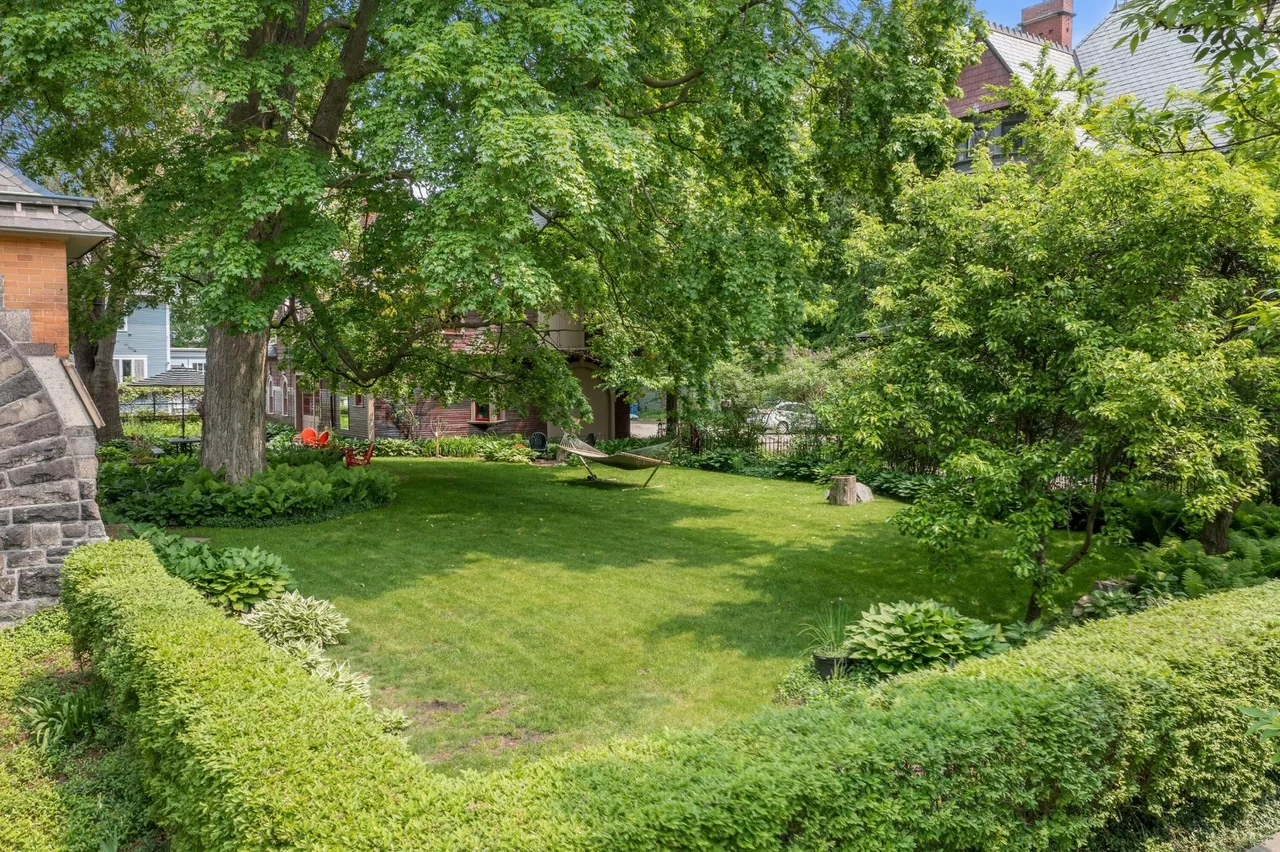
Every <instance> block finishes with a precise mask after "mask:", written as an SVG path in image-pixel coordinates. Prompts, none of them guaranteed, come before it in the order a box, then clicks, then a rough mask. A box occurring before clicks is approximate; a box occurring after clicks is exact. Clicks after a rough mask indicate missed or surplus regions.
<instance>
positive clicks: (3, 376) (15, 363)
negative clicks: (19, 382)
mask: <svg viewBox="0 0 1280 852" xmlns="http://www.w3.org/2000/svg"><path fill="white" fill-rule="evenodd" d="M26 368H27V365H26V362H24V361H23V360H22V359H21V358H20V357H18V353H17V352H15V351H13V350H12V349H9V350H7V351H6V352H5V353H4V354H3V355H0V382H6V381H8V380H9V379H12V378H13V377H14V376H16V375H18V374H19V373H21V372H22V371H23V370H25V369H26Z"/></svg>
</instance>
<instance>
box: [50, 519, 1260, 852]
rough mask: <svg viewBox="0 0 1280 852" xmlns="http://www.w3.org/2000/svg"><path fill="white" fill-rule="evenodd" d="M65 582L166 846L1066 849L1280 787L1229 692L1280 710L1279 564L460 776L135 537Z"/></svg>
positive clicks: (89, 551)
mask: <svg viewBox="0 0 1280 852" xmlns="http://www.w3.org/2000/svg"><path fill="white" fill-rule="evenodd" d="M64 588H65V593H64V595H65V600H66V604H67V606H68V607H69V609H70V612H71V625H72V630H73V633H74V635H75V637H76V641H77V643H78V644H79V645H80V646H81V647H83V648H86V649H88V650H89V651H90V652H91V654H92V656H93V659H94V661H95V662H96V663H97V665H98V670H99V671H100V672H102V673H103V675H104V677H106V678H107V679H108V680H109V681H110V682H111V683H112V686H113V687H114V689H113V692H112V694H113V696H116V699H115V701H116V704H115V709H116V712H117V713H119V714H120V715H122V716H123V717H125V718H126V720H127V722H128V724H127V725H126V729H127V730H128V731H129V732H130V735H131V736H133V737H134V738H135V739H136V741H137V743H138V748H139V749H140V750H141V751H142V752H143V753H144V754H143V756H144V757H145V758H146V759H145V761H144V765H145V766H146V767H147V777H146V787H147V790H148V792H149V793H150V794H151V797H152V800H153V801H154V802H155V803H156V813H157V815H158V817H159V819H160V820H161V821H162V823H163V827H164V828H165V830H166V833H167V834H168V836H169V838H170V841H171V842H172V844H173V845H174V847H175V848H209V849H215V848H221V849H237V850H266V849H278V848H312V849H318V848H330V849H370V850H372V849H392V848H394V849H404V850H427V849H480V848H482V849H494V850H501V849H517V848H518V849H527V850H543V851H544V852H545V850H562V849H563V850H587V849H609V850H621V852H628V850H649V849H725V848H728V849H757V850H781V849H784V848H787V849H835V848H849V849H875V850H901V852H906V851H907V850H918V849H929V850H951V852H961V850H974V849H982V850H1003V851H1004V852H1026V850H1050V849H1052V850H1058V849H1062V850H1065V849H1078V848H1089V847H1090V845H1091V842H1092V839H1093V838H1094V837H1095V835H1096V834H1097V833H1098V832H1099V830H1100V829H1103V828H1105V827H1106V826H1108V825H1109V824H1111V823H1113V822H1114V821H1115V820H1116V819H1117V817H1118V816H1119V815H1120V814H1124V815H1126V816H1127V817H1130V818H1133V819H1138V820H1141V819H1162V820H1165V821H1167V822H1169V823H1173V822H1176V821H1179V820H1188V819H1206V820H1213V819H1215V818H1219V817H1221V816H1223V815H1225V814H1227V813H1229V812H1231V811H1232V810H1233V809H1235V808H1239V807H1243V806H1245V805H1247V804H1248V803H1250V802H1253V801H1256V800H1258V799H1259V798H1260V797H1261V796H1262V795H1263V794H1264V793H1266V792H1267V791H1269V790H1270V789H1272V787H1273V784H1272V782H1271V780H1270V779H1269V778H1268V777H1267V775H1266V773H1265V772H1262V771H1260V767H1262V766H1264V765H1265V763H1266V760H1267V757H1268V754H1267V751H1266V749H1265V748H1264V747H1263V745H1262V743H1261V742H1260V740H1259V739H1258V737H1257V736H1255V735H1253V734H1250V733H1249V730H1248V728H1249V719H1248V718H1246V717H1245V716H1244V715H1243V714H1242V713H1241V712H1240V711H1239V710H1238V708H1239V707H1241V706H1252V707H1275V706H1280V677H1278V675H1280V621H1278V620H1277V619H1276V618H1275V615H1274V614H1275V612H1276V611H1277V610H1278V609H1280V583H1272V584H1267V585H1264V586H1260V587H1256V588H1251V589H1246V590H1240V591H1234V592H1229V593H1225V594H1221V595H1215V596H1212V597H1209V598H1205V599H1202V600H1197V601H1182V602H1178V603H1174V604H1170V605H1168V606H1164V607H1160V608H1158V609H1154V610H1150V611H1147V612H1144V613H1141V614H1138V615H1134V616H1126V617H1122V618H1113V619H1107V620H1104V621H1093V622H1088V623H1086V624H1084V625H1081V626H1077V627H1073V628H1071V629H1066V630H1060V631H1058V632H1056V633H1055V634H1054V635H1053V636H1052V637H1051V638H1049V639H1046V640H1044V641H1040V642H1035V643H1033V644H1030V645H1028V646H1027V647H1025V648H1022V649H1019V650H1016V651H1011V652H1009V653H1006V654H1001V655H999V656H997V657H994V658H990V659H981V658H978V659H970V660H966V661H964V662H961V663H960V664H959V665H958V666H957V667H956V668H955V669H954V670H946V669H931V670H924V671H918V672H915V673H912V674H908V675H905V676H903V677H901V678H897V679H895V680H892V681H889V682H886V683H884V684H882V685H880V686H878V687H876V688H875V689H871V690H866V689H861V690H852V691H851V692H850V693H849V694H848V695H847V696H846V697H845V698H844V699H843V700H841V701H833V702H823V703H819V704H812V705H805V706H801V707H796V708H786V709H783V710H777V711H770V712H766V713H762V714H761V715H759V716H757V717H755V718H753V719H750V720H748V721H745V722H740V723H735V724H730V725H726V726H722V727H719V728H716V729H712V730H702V731H688V732H680V733H667V734H663V735H660V736H654V737H650V738H646V739H640V740H631V741H619V742H615V743H612V744H609V745H605V746H596V747H591V748H588V749H584V750H582V751H578V752H574V753H571V754H566V755H561V756H558V757H555V758H550V759H544V760H539V761H534V762H530V763H527V764H522V765H519V766H516V767H514V768H512V769H511V770H509V771H506V772H503V773H497V774H493V775H485V776H479V775H471V776H464V777H462V778H447V777H442V776H440V775H438V774H434V773H432V772H431V771H430V770H429V769H427V768H426V767H425V766H424V765H423V764H422V762H421V761H419V760H418V759H416V758H415V757H413V756H412V755H411V754H410V753H409V752H408V751H407V750H406V748H405V747H404V746H403V744H402V743H400V742H398V741H397V740H396V739H394V738H392V737H388V736H386V735H385V734H383V733H382V732H381V725H380V722H379V720H378V718H377V716H376V714H375V713H374V712H373V711H372V710H370V709H369V708H368V707H366V706H364V705H362V704H361V703H359V702H354V701H351V700H349V699H347V698H344V697H342V696H340V695H337V694H335V693H334V692H333V690H331V689H329V688H328V687H326V686H324V685H323V684H320V683H318V682H316V681H315V680H314V679H312V678H310V677H308V676H307V675H306V674H305V673H304V672H302V671H301V670H300V669H299V668H298V667H297V666H296V665H294V664H293V663H291V662H290V661H288V660H287V659H286V658H284V657H283V655H280V654H278V653H276V652H273V651H271V650H270V649H269V648H268V647H267V645H266V644H265V643H263V642H262V641H261V639H260V638H259V637H257V636H255V635H254V634H253V633H252V632H251V631H248V630H245V629H243V628H242V627H241V626H240V625H238V624H235V623H234V622H232V621H230V620H229V619H226V618H223V617H221V616H220V615H219V614H218V613H217V612H216V611H215V610H213V609H211V608H209V607H207V606H205V605H204V603H203V601H202V600H201V598H200V596H199V595H198V594H197V593H196V592H195V591H194V590H192V589H190V588H189V587H187V586H185V585H184V584H182V583H179V582H178V581H176V580H175V579H173V578H171V577H168V576H167V575H165V573H164V572H163V570H162V569H161V568H160V566H159V565H158V564H157V563H156V561H155V559H154V557H153V556H152V554H151V553H150V552H149V551H148V549H147V548H146V546H145V544H144V543H141V542H110V543H104V544H94V545H89V546H86V547H83V548H80V549H79V550H77V551H75V552H74V553H72V554H71V555H70V556H69V557H68V558H67V560H66V563H65V566H64Z"/></svg>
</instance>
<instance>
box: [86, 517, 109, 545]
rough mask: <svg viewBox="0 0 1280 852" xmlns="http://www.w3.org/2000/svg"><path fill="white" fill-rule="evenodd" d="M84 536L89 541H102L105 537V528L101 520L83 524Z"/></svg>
mask: <svg viewBox="0 0 1280 852" xmlns="http://www.w3.org/2000/svg"><path fill="white" fill-rule="evenodd" d="M84 537H85V538H87V539H90V540H91V541H104V540H105V539H106V537H107V529H106V527H104V526H103V525H102V521H89V523H87V524H85V525H84Z"/></svg>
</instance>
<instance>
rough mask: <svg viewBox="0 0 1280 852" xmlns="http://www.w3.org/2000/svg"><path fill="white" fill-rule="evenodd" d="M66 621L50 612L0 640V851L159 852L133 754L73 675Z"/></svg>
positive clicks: (95, 694)
mask: <svg viewBox="0 0 1280 852" xmlns="http://www.w3.org/2000/svg"><path fill="white" fill-rule="evenodd" d="M66 621H67V620H66V614H65V613H64V612H63V611H62V610H61V609H53V610H46V611H44V612H40V613H37V614H36V615H34V616H32V617H31V618H29V619H27V620H26V621H25V622H23V623H22V624H21V625H20V626H18V627H17V628H15V629H12V630H0V849H5V850H17V851H18V852H102V850H114V849H117V848H119V849H126V848H127V849H132V850H135V852H144V850H152V849H160V848H163V846H162V845H161V843H160V839H159V838H158V837H157V836H156V834H155V831H154V828H153V826H152V825H151V823H150V820H149V819H148V816H147V807H148V803H147V801H146V799H145V798H144V797H143V795H142V793H141V781H140V777H139V775H138V772H139V769H140V767H139V766H138V763H137V759H136V757H135V755H134V752H133V750H132V747H130V746H128V745H127V744H125V743H124V741H123V738H122V736H121V733H120V731H119V729H118V728H117V727H116V726H115V725H114V724H113V723H112V722H111V721H110V720H109V719H108V718H106V715H105V703H104V700H103V698H102V695H103V692H102V688H101V687H102V685H101V684H100V683H99V682H96V681H95V680H94V679H93V678H92V672H91V671H90V670H86V669H81V668H79V667H78V666H77V664H76V662H75V660H74V658H73V656H72V653H71V637H70V636H69V635H68V634H67V623H66Z"/></svg>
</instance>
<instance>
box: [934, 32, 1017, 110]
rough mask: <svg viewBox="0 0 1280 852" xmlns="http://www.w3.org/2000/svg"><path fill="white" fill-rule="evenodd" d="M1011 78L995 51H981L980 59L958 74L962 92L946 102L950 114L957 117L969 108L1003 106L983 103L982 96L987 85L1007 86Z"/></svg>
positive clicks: (986, 108) (985, 93)
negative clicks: (959, 95) (957, 96)
mask: <svg viewBox="0 0 1280 852" xmlns="http://www.w3.org/2000/svg"><path fill="white" fill-rule="evenodd" d="M1010 80H1011V75H1010V73H1009V69H1008V68H1006V67H1005V65H1004V63H1003V62H1001V61H1000V59H999V57H997V56H996V55H995V53H994V52H993V51H992V50H991V49H990V48H987V49H986V50H984V51H983V54H982V61H980V62H979V63H978V64H977V65H970V66H969V67H968V68H966V69H964V71H963V72H961V74H960V81H959V83H960V89H961V91H963V92H964V94H963V95H962V96H961V97H959V98H955V99H953V100H950V101H948V102H947V106H948V108H950V110H951V114H952V115H954V116H956V117H957V118H959V117H960V116H963V115H967V114H968V113H969V112H970V111H971V110H973V109H977V110H978V111H979V112H986V111H987V110H991V109H996V108H997V107H1000V106H1004V105H1005V104H1004V103H1003V102H1001V103H996V104H988V103H983V101H982V98H983V97H984V96H985V95H987V94H989V92H988V91H987V87H988V86H1007V85H1009V83H1010Z"/></svg>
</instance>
